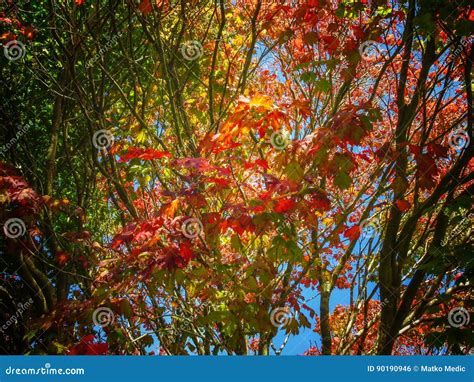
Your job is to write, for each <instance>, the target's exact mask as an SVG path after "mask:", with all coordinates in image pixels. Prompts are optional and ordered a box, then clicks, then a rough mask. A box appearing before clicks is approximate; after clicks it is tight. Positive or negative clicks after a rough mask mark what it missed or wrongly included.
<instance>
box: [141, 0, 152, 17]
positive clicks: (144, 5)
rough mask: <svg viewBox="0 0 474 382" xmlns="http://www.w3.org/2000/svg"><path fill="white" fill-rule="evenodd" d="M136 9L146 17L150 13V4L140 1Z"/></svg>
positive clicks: (148, 0) (147, 0)
mask: <svg viewBox="0 0 474 382" xmlns="http://www.w3.org/2000/svg"><path fill="white" fill-rule="evenodd" d="M138 9H139V10H140V11H141V12H142V13H143V14H144V15H146V14H147V13H150V12H151V11H152V7H151V3H150V0H142V1H140V5H139V6H138Z"/></svg>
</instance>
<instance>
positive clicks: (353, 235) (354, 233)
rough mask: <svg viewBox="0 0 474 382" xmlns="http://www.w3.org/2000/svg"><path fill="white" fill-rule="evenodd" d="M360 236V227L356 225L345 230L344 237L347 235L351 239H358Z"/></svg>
mask: <svg viewBox="0 0 474 382" xmlns="http://www.w3.org/2000/svg"><path fill="white" fill-rule="evenodd" d="M359 236H360V227H359V226H358V225H354V226H352V227H351V228H348V229H346V230H345V231H344V237H347V238H348V239H349V240H350V241H354V240H357V239H358V238H359Z"/></svg>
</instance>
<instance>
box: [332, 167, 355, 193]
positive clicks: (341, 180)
mask: <svg viewBox="0 0 474 382" xmlns="http://www.w3.org/2000/svg"><path fill="white" fill-rule="evenodd" d="M334 184H335V185H336V186H337V187H339V188H340V189H341V190H346V189H348V188H349V187H350V185H351V184H352V178H351V177H350V176H349V175H347V174H346V173H345V172H342V171H340V172H338V173H337V174H336V176H335V177H334Z"/></svg>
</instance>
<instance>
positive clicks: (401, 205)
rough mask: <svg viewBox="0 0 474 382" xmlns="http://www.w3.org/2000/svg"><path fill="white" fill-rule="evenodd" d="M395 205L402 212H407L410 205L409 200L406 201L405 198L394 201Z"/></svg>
mask: <svg viewBox="0 0 474 382" xmlns="http://www.w3.org/2000/svg"><path fill="white" fill-rule="evenodd" d="M395 205H396V206H397V208H398V209H399V210H400V211H402V212H407V211H408V210H409V209H410V207H411V204H410V202H408V201H406V200H405V199H399V200H397V201H395Z"/></svg>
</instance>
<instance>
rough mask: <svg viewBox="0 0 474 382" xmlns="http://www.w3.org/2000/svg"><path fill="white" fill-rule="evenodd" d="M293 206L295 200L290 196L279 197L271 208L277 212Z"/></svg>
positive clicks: (290, 208) (282, 211) (289, 209)
mask: <svg viewBox="0 0 474 382" xmlns="http://www.w3.org/2000/svg"><path fill="white" fill-rule="evenodd" d="M294 207H295V202H294V201H293V200H292V199H290V198H285V199H280V200H278V201H277V203H276V204H275V206H274V207H273V210H274V211H275V212H278V213H279V214H282V213H285V212H288V211H291V210H292V209H293V208H294Z"/></svg>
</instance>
